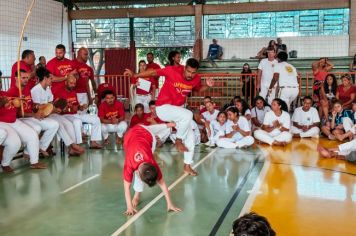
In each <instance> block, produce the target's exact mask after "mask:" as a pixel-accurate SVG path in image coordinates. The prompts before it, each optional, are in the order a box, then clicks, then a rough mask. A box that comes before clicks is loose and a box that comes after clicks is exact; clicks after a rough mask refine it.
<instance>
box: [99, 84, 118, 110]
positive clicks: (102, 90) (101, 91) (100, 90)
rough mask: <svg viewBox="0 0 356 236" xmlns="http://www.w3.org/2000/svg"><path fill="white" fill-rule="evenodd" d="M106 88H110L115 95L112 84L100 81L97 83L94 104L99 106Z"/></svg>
mask: <svg viewBox="0 0 356 236" xmlns="http://www.w3.org/2000/svg"><path fill="white" fill-rule="evenodd" d="M106 90H110V91H112V92H113V94H114V96H115V97H116V92H115V91H116V90H115V88H114V86H112V85H111V84H109V83H102V84H99V86H98V89H97V96H96V105H97V106H98V107H99V106H100V103H101V101H102V99H103V94H104V92H105V91H106Z"/></svg>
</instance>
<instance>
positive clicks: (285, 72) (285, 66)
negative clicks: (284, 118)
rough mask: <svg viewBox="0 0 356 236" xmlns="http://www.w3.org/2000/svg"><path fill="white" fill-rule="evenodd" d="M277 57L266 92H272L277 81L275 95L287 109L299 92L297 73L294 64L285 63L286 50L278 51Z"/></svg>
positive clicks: (286, 58)
mask: <svg viewBox="0 0 356 236" xmlns="http://www.w3.org/2000/svg"><path fill="white" fill-rule="evenodd" d="M277 59H278V64H277V65H276V66H275V68H274V75H273V80H272V81H271V84H270V86H269V90H268V94H271V93H272V90H273V88H274V87H275V86H276V84H277V83H278V87H279V91H278V93H277V97H278V98H280V99H282V100H283V101H284V102H285V103H287V106H288V111H289V110H290V104H292V102H293V101H294V100H295V99H296V98H297V97H298V94H299V84H298V73H297V69H295V67H294V66H292V65H291V64H289V63H287V60H288V54H287V53H286V52H283V51H281V52H280V53H278V55H277Z"/></svg>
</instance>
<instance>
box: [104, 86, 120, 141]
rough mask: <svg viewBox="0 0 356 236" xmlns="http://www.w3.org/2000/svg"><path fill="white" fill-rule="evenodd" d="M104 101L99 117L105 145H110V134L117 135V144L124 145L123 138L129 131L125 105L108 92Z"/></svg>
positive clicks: (105, 93)
mask: <svg viewBox="0 0 356 236" xmlns="http://www.w3.org/2000/svg"><path fill="white" fill-rule="evenodd" d="M103 99H104V101H103V102H102V103H101V104H100V106H99V112H98V116H99V118H100V121H101V133H102V135H103V138H104V143H105V144H108V137H109V133H116V144H121V143H122V137H123V136H124V133H125V132H126V130H127V123H126V121H125V111H124V105H122V103H121V102H119V101H117V100H116V98H115V95H114V93H113V92H112V91H110V90H106V91H105V92H104V94H103Z"/></svg>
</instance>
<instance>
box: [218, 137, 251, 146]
mask: <svg viewBox="0 0 356 236" xmlns="http://www.w3.org/2000/svg"><path fill="white" fill-rule="evenodd" d="M254 142H255V139H254V138H253V137H252V136H245V137H243V138H242V139H239V140H236V139H234V138H220V139H219V140H218V141H217V142H216V145H217V146H218V147H221V148H242V147H249V146H251V145H252V144H253V143H254Z"/></svg>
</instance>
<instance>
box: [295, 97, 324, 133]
mask: <svg viewBox="0 0 356 236" xmlns="http://www.w3.org/2000/svg"><path fill="white" fill-rule="evenodd" d="M312 105H313V99H312V98H311V97H310V96H305V97H304V98H303V106H302V107H298V108H296V109H295V110H294V113H293V116H292V122H293V124H292V128H291V133H292V134H293V136H294V137H297V138H310V137H312V138H319V133H320V129H319V125H320V118H319V113H318V111H317V110H316V109H315V108H314V107H312Z"/></svg>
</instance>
